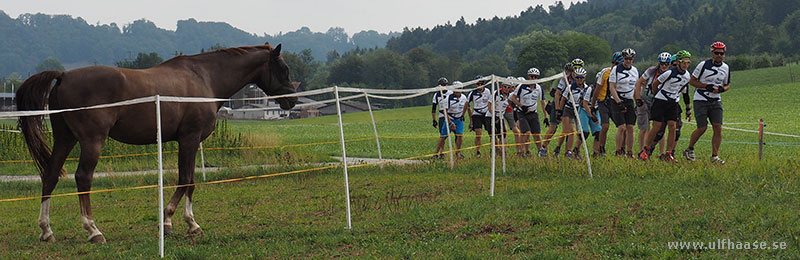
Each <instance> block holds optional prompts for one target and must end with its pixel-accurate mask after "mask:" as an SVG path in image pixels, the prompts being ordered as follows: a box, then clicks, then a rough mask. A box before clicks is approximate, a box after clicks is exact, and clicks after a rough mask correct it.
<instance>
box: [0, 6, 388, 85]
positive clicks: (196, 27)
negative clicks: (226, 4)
mask: <svg viewBox="0 0 800 260" xmlns="http://www.w3.org/2000/svg"><path fill="white" fill-rule="evenodd" d="M393 35H395V34H386V33H378V32H376V31H362V32H359V33H356V34H353V35H352V36H351V35H348V34H347V33H346V32H345V31H344V29H342V28H336V27H334V28H330V29H329V30H328V31H327V32H324V33H322V32H312V31H311V30H310V29H308V28H307V27H303V28H300V29H298V30H296V31H291V32H285V33H278V34H276V35H268V34H263V35H256V34H252V33H248V32H245V31H242V30H240V29H237V28H234V27H233V26H231V25H229V24H227V23H224V22H198V21H197V20H195V19H187V20H181V21H178V23H177V29H176V30H175V31H171V30H166V29H162V28H158V27H156V25H155V24H154V23H153V22H151V21H148V20H144V19H141V20H137V21H134V22H132V23H131V24H127V25H124V26H119V25H117V24H115V23H111V24H89V23H87V22H86V21H85V20H83V19H82V18H80V17H76V18H73V17H72V16H70V15H47V14H41V13H38V14H22V15H20V16H19V17H17V18H11V17H9V16H8V15H7V14H6V13H4V12H2V11H0V77H7V76H8V75H9V74H11V73H12V72H16V73H17V74H20V75H24V76H26V77H27V76H28V75H30V74H32V73H33V72H35V67H36V65H37V64H39V63H42V61H44V60H45V59H48V58H54V59H57V60H59V61H60V62H61V63H63V65H64V66H65V67H67V68H75V67H82V66H88V65H114V63H115V62H117V61H121V60H125V59H128V60H134V59H135V58H137V54H138V53H147V54H149V53H153V52H154V53H157V54H158V55H159V56H160V57H162V58H165V59H166V58H171V57H173V56H176V55H178V54H196V53H199V52H201V50H202V49H203V48H206V49H207V48H209V46H212V45H215V44H216V45H220V46H245V45H258V44H264V43H265V42H270V43H273V44H277V43H283V46H284V50H287V51H291V52H300V51H302V50H304V49H312V50H315V52H314V54H315V55H317V56H315V57H314V58H315V59H317V60H324V59H325V54H326V53H327V52H328V51H331V50H336V51H338V52H340V53H343V52H346V51H349V50H352V49H355V48H356V47H360V48H375V47H383V46H384V45H385V43H386V41H387V40H388V39H389V38H390V37H391V36H393Z"/></svg>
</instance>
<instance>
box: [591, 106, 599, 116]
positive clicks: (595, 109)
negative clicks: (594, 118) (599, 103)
mask: <svg viewBox="0 0 800 260" xmlns="http://www.w3.org/2000/svg"><path fill="white" fill-rule="evenodd" d="M589 110H591V111H592V115H594V114H595V113H597V108H596V107H592V108H591V109H589Z"/></svg>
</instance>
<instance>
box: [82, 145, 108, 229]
mask: <svg viewBox="0 0 800 260" xmlns="http://www.w3.org/2000/svg"><path fill="white" fill-rule="evenodd" d="M104 139H105V138H99V140H91V141H85V142H81V144H80V145H81V158H80V161H79V162H78V170H77V171H76V172H75V182H76V184H77V185H78V192H89V191H91V189H92V179H93V175H94V169H95V166H97V160H98V158H99V157H100V150H101V149H102V147H103V140H104ZM78 200H79V201H80V205H81V223H82V225H83V229H85V230H86V231H88V232H89V242H91V243H105V242H106V238H105V236H103V233H100V230H99V229H97V225H95V223H94V216H92V202H91V199H90V197H89V194H81V195H78Z"/></svg>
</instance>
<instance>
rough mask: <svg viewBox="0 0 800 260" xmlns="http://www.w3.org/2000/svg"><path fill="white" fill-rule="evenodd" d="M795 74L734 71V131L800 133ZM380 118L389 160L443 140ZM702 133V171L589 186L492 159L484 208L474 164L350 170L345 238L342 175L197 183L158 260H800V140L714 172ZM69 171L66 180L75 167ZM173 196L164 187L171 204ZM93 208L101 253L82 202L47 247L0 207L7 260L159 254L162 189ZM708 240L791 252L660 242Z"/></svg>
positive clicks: (23, 187)
mask: <svg viewBox="0 0 800 260" xmlns="http://www.w3.org/2000/svg"><path fill="white" fill-rule="evenodd" d="M792 69H794V70H798V69H797V68H792ZM789 71H790V70H789V68H788V67H781V68H770V69H761V70H751V71H743V72H734V74H733V79H732V80H733V89H732V90H731V91H730V92H727V93H725V94H724V95H723V96H724V97H723V99H724V106H725V121H726V122H729V123H735V124H729V125H727V126H729V127H735V128H742V129H756V127H757V125H755V124H754V123H756V122H757V120H758V119H759V118H763V119H764V120H765V121H766V122H767V124H768V127H767V131H771V132H778V133H786V134H793V135H798V134H800V124H798V123H797V122H798V119H800V116H798V114H800V108H797V107H796V106H794V104H793V103H792V102H793V101H796V98H795V97H797V96H800V89H798V87H800V83H793V82H791V77H790V75H789ZM795 77H797V76H795ZM373 102H374V101H373ZM375 116H376V120H378V132H379V134H380V135H381V136H383V138H382V139H381V144H382V148H383V154H384V157H388V158H404V157H411V156H416V155H422V154H428V153H431V152H432V150H433V146H434V144H435V143H434V142H435V140H436V138H435V137H433V138H430V136H435V135H436V133H435V130H434V128H433V127H431V125H430V124H431V123H430V107H416V108H403V109H394V110H385V111H377V112H376V113H375ZM369 121H370V119H369V114H368V113H353V114H346V115H345V117H344V122H345V127H344V128H345V138H346V139H348V140H354V139H359V138H366V137H372V136H373V132H372V126H371V124H370V123H369ZM6 122H9V123H7V124H13V122H10V121H3V123H6ZM227 124H228V126H229V127H230V131H231V132H232V133H233V134H234V135H237V134H242V135H246V136H249V138H251V139H253V140H250V141H251V142H252V143H258V144H262V143H269V144H302V143H313V142H326V141H336V140H338V126H337V125H336V117H322V118H314V119H302V120H289V121H279V122H260V121H229V122H227ZM692 130H694V125H693V124H686V125H685V126H684V130H683V131H684V132H683V135H682V138H681V139H682V140H681V141H680V142H679V144H678V148H677V149H678V150H682V149H684V148H685V147H686V145H687V142H688V135H689V133H690V131H692ZM613 131H614V130H613V129H612V130H611V133H613ZM710 134H711V132H710V130H709V132H707V133H706V135H704V136H703V138H702V140H701V142H699V143H698V145H697V148H696V149H697V155H698V161H697V162H693V163H690V162H685V161H683V160H682V159H681V158H679V160H681V162H680V163H678V164H666V163H662V162H658V161H648V162H641V161H636V160H630V159H622V158H615V157H613V156H608V157H606V158H603V159H596V160H592V165H593V169H594V178H589V176H588V174H587V170H586V163H585V161H576V160H567V159H564V158H557V159H553V158H548V159H539V158H531V159H517V158H515V157H513V156H512V157H510V158H509V160H508V165H507V172H506V173H503V172H502V170H500V167H499V165H500V161H499V160H498V170H497V180H496V182H497V186H496V190H495V196H494V197H490V196H489V185H490V179H489V174H490V168H489V161H488V159H487V158H485V157H484V158H482V159H475V158H470V157H471V156H470V155H471V154H472V152H467V153H466V154H467V156H468V158H467V159H466V160H463V161H459V162H458V163H457V164H456V166H455V168H453V169H450V168H449V167H448V163H447V161H446V160H437V161H433V160H425V162H423V163H420V164H416V165H412V166H384V167H378V166H373V167H360V168H353V169H350V171H349V174H350V188H351V197H352V213H353V229H352V230H346V229H344V226H345V197H344V178H343V175H342V171H341V168H338V169H329V170H321V171H313V172H309V173H301V174H294V175H287V176H281V177H272V178H263V179H257V180H248V181H241V182H233V183H227V184H217V185H203V186H200V187H198V189H197V190H196V191H195V201H194V213H195V217H196V219H197V221H198V223H199V224H200V225H201V226H202V227H203V229H204V231H205V235H204V236H201V237H185V236H184V232H185V229H186V228H187V227H186V224H185V223H183V221H181V217H180V213H181V212H182V211H181V210H182V205H181V207H180V208H179V211H178V213H177V214H176V217H175V218H174V221H175V222H174V223H175V225H176V226H175V230H176V235H174V236H170V237H168V239H167V240H166V255H167V257H169V258H176V259H212V258H213V259H216V258H233V259H242V258H245V259H264V258H267V259H269V258H323V257H324V258H330V257H364V258H501V257H502V258H506V257H518V258H533V259H560V258H567V259H574V258H581V259H586V258H611V259H618V258H645V259H652V258H656V259H659V258H660V259H676V258H684V259H687V258H702V259H708V258H711V259H735V258H756V257H760V258H784V259H793V258H796V256H797V255H800V249H798V242H799V241H800V239H799V238H800V227H798V225H797V223H800V199H799V198H798V191H799V190H800V189H799V188H800V187H798V184H799V183H800V182H798V181H800V178H799V177H800V162H799V161H798V159H797V158H798V155H800V154H798V151H800V149H799V148H800V139H797V138H793V137H779V136H771V135H767V138H766V142H767V145H766V147H765V150H764V155H765V158H764V160H763V161H761V162H759V161H758V159H757V152H758V151H757V145H756V142H757V135H756V134H753V133H746V132H737V131H732V130H725V131H724V134H723V145H722V152H721V154H720V156H722V157H723V158H724V159H726V160H727V161H728V163H727V164H726V165H724V166H718V165H712V164H710V163H708V162H707V157H708V156H709V154H710V138H711V135H710ZM484 139H486V138H484ZM611 139H612V140H611V141H610V142H609V144H608V145H607V146H608V147H611V146H612V144H613V138H611ZM486 141H488V140H484V142H486ZM464 143H465V146H471V145H472V137H471V136H469V135H468V136H467V137H466V138H465V142H464ZM347 146H348V156H357V157H376V156H377V151H376V147H375V143H374V140H364V141H354V142H348V143H347ZM553 147H554V144H551V151H552V149H553ZM340 148H341V147H340V146H339V144H337V143H333V144H324V145H315V146H306V147H295V148H281V149H264V150H260V151H259V152H258V153H260V154H261V155H262V156H263V157H267V158H271V159H269V160H268V161H269V162H281V161H286V162H291V163H285V164H280V163H275V164H274V166H272V167H262V168H252V169H227V170H222V171H220V172H215V173H212V174H209V180H221V179H230V178H237V177H243V176H255V175H263V174H271V173H277V172H282V171H288V170H294V169H305V168H312V167H313V166H311V165H303V163H307V162H320V161H329V160H330V159H328V158H327V156H330V155H339V154H340V153H341V151H340ZM483 149H484V151H485V152H486V151H488V149H487V148H483ZM214 152H215V151H209V152H208V153H209V156H210V160H211V161H210V162H209V164H214V165H222V164H223V163H224V162H225V161H226V160H227V161H236V163H237V164H239V163H242V164H244V163H246V162H247V161H248V160H241V159H233V158H228V157H242V155H241V154H222V155H219V154H218V155H214V154H213V153H214ZM248 156H252V155H248ZM0 160H3V159H2V158H0ZM142 160H143V162H142V165H144V166H142V167H143V168H146V169H153V168H155V161H154V160H153V157H150V158H143V159H142ZM148 160H149V162H151V163H152V164H148V163H146V162H147V161H148ZM198 163H199V162H198ZM259 163H261V162H259ZM150 165H152V166H150ZM231 166H236V165H231ZM25 167H32V166H30V165H28V166H25ZM70 167H72V168H71V169H70ZM147 167H149V168H147ZM172 167H174V166H172ZM67 169H68V171H70V172H73V171H74V166H70V165H68V167H67ZM33 174H35V172H34V173H33ZM175 175H176V174H175V173H170V174H168V177H167V179H166V183H168V184H174V183H176V179H177V177H176V176H175ZM198 176H199V174H198ZM156 182H157V179H156V177H155V176H153V175H145V176H131V177H106V178H96V179H95V181H94V189H95V190H99V189H112V188H125V187H135V186H141V185H151V184H155V183H156ZM40 189H41V185H40V184H39V183H23V182H6V183H0V191H2V192H0V194H2V195H0V199H5V198H15V197H25V196H36V195H38V194H39V193H40ZM74 191H76V189H75V183H74V181H73V180H72V179H67V180H62V182H61V183H60V184H59V186H58V188H57V189H56V191H55V193H57V194H61V193H69V192H74ZM171 192H172V190H171V189H169V190H166V191H165V194H167V195H165V196H168V195H169V194H171ZM92 199H93V206H94V215H95V218H96V221H97V224H98V227H99V228H100V230H101V231H103V232H104V234H105V235H106V238H107V239H108V243H107V244H103V245H92V244H88V243H87V242H86V239H87V235H88V234H87V233H86V232H85V231H84V230H83V229H82V228H81V226H80V223H79V221H80V214H79V209H78V201H77V199H76V198H75V196H69V197H58V198H54V199H53V200H52V204H53V206H52V209H51V216H50V218H51V221H52V223H51V225H52V227H53V230H54V232H55V235H56V238H57V239H58V241H57V242H55V243H42V242H39V241H38V234H39V232H40V230H39V228H38V226H37V221H36V219H37V217H38V213H39V201H38V200H26V201H19V202H3V203H0V227H2V228H0V241H2V242H1V243H0V258H2V259H19V258H22V259H25V258H28V259H39V258H65V259H72V258H156V257H157V256H158V251H157V245H158V238H157V234H158V227H157V221H158V219H157V215H158V212H157V193H156V190H154V189H145V190H132V191H121V192H108V193H99V194H95V195H93V196H92ZM717 239H730V240H732V241H734V242H753V241H758V242H761V241H765V242H767V244H768V245H770V246H772V243H773V242H779V243H780V242H785V243H786V244H787V247H786V248H785V249H759V250H752V249H751V250H744V249H742V250H675V249H670V248H669V247H668V242H711V241H716V240H717Z"/></svg>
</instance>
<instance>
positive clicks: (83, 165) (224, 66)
mask: <svg viewBox="0 0 800 260" xmlns="http://www.w3.org/2000/svg"><path fill="white" fill-rule="evenodd" d="M280 52H281V45H280V44H279V45H278V46H277V47H276V48H275V49H273V48H272V46H270V45H269V44H265V45H260V46H250V47H238V48H230V49H223V50H217V51H214V52H209V53H204V54H198V55H193V56H178V57H175V58H172V59H170V60H168V61H166V62H164V63H161V64H160V65H158V66H156V67H153V68H149V69H143V70H131V69H124V68H117V67H108V66H92V67H86V68H80V69H75V70H70V71H45V72H42V73H39V74H36V75H34V76H32V77H30V78H28V79H27V80H25V82H24V83H23V84H22V86H20V88H19V90H18V91H17V108H18V110H41V109H44V107H45V102H48V104H49V107H50V109H62V108H78V107H86V106H92V105H98V104H105V103H112V102H118V101H123V100H130V99H134V98H140V97H147V96H154V95H164V96H181V97H208V98H229V97H231V96H232V95H233V94H234V93H236V92H237V91H238V90H239V89H241V88H242V87H244V86H246V85H248V84H256V85H258V86H259V87H260V88H261V89H262V90H264V92H265V93H267V94H269V95H282V94H290V93H294V92H295V89H294V88H293V87H292V85H291V84H290V81H289V67H288V66H287V65H286V62H284V60H283V58H282V57H281V56H280ZM53 80H55V81H56V82H55V85H54V86H53V87H52V90H51V88H50V87H51V85H52V83H53ZM48 96H49V98H48ZM296 101H297V98H281V99H278V103H280V106H281V108H282V109H291V108H292V107H294V104H295V102H296ZM222 104H223V102H216V103H172V102H169V103H167V102H165V103H162V105H161V115H162V117H161V121H162V130H161V131H162V138H163V140H164V141H177V142H178V146H179V149H180V150H179V152H178V168H179V177H178V184H192V183H194V167H195V155H196V154H197V148H198V146H199V144H200V142H202V141H203V140H204V139H205V138H206V137H208V135H210V134H211V132H212V131H213V130H214V121H215V120H216V112H217V110H219V108H220V107H221V106H222ZM50 122H51V124H52V128H53V150H52V151H51V150H50V148H49V147H48V144H47V141H46V139H45V137H44V134H43V133H42V117H41V116H29V117H21V118H20V120H19V124H20V127H21V129H22V132H23V133H24V135H25V141H26V143H27V145H28V149H29V150H30V153H31V155H32V156H33V158H34V161H35V162H36V165H37V167H38V168H39V171H40V176H41V178H42V196H44V197H43V198H42V204H41V211H40V214H39V227H41V229H42V234H41V236H40V237H39V239H40V240H42V241H54V240H55V236H53V231H52V230H51V229H50V198H49V197H47V196H48V195H50V194H51V193H52V191H53V189H54V188H55V186H56V184H57V183H58V179H59V176H63V175H64V174H65V172H64V170H63V169H62V166H63V165H64V160H66V158H67V155H68V154H69V153H70V151H71V150H72V148H73V147H74V146H75V143H76V142H77V143H80V148H81V154H80V159H79V162H78V169H77V171H76V172H75V182H76V183H77V186H78V191H79V192H88V191H90V190H91V187H92V175H93V173H94V169H95V166H96V165H97V160H98V157H99V156H100V150H101V149H102V146H103V143H104V141H105V139H106V138H108V137H109V136H110V137H111V138H114V139H115V140H117V141H120V142H123V143H128V144H140V145H141V144H153V143H155V142H156V117H155V104H154V103H143V104H136V105H128V106H118V107H111V108H102V109H92V110H80V111H74V112H67V113H62V114H52V115H50ZM193 192H194V186H188V187H181V188H177V190H176V191H175V193H174V194H173V195H172V198H171V199H170V201H169V203H168V204H167V206H166V208H165V209H164V229H165V232H167V233H169V232H171V231H172V215H173V214H174V213H175V211H176V209H177V207H178V203H179V202H180V200H181V198H182V197H183V195H184V194H185V195H186V202H185V208H184V213H183V219H184V221H186V223H187V224H188V225H189V231H188V232H189V233H190V234H196V233H200V234H201V233H202V230H201V229H200V226H199V225H198V224H197V222H195V220H194V214H193V213H192V193H193ZM78 200H79V201H80V207H81V221H82V224H83V228H84V229H86V230H87V231H89V241H90V242H93V243H96V242H100V243H103V242H105V237H104V236H103V234H102V233H100V230H98V229H97V226H96V225H95V223H94V217H93V216H92V207H91V202H90V199H89V194H81V195H78Z"/></svg>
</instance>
